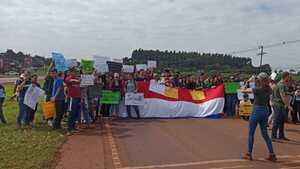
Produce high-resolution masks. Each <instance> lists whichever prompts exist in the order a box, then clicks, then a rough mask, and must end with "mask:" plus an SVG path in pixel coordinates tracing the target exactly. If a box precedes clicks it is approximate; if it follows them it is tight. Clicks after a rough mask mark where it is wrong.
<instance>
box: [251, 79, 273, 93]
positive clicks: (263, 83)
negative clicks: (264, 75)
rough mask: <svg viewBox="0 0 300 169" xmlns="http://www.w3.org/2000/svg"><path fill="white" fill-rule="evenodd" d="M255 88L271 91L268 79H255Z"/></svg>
mask: <svg viewBox="0 0 300 169" xmlns="http://www.w3.org/2000/svg"><path fill="white" fill-rule="evenodd" d="M255 86H256V87H257V88H262V89H265V90H268V91H272V88H271V86H270V81H269V79H256V80H255Z"/></svg>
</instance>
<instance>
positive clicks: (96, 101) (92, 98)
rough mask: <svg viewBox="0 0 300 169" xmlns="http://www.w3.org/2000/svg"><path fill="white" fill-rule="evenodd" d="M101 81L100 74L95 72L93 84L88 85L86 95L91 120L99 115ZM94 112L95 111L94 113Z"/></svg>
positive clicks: (94, 119)
mask: <svg viewBox="0 0 300 169" xmlns="http://www.w3.org/2000/svg"><path fill="white" fill-rule="evenodd" d="M103 85H104V84H103V82H102V77H101V75H100V74H98V75H97V74H95V80H94V85H92V86H89V87H88V91H87V95H88V100H89V106H88V107H89V112H90V117H91V118H92V120H93V122H95V121H96V120H97V119H98V118H99V117H100V111H101V110H100V109H101V105H100V101H101V94H102V90H103ZM94 112H95V113H94Z"/></svg>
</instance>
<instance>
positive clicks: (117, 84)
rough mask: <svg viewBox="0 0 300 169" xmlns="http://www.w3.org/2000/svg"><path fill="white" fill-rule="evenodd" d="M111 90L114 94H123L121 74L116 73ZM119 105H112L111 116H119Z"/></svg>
mask: <svg viewBox="0 0 300 169" xmlns="http://www.w3.org/2000/svg"><path fill="white" fill-rule="evenodd" d="M110 85H111V90H112V91H114V92H120V93H121V88H122V86H121V81H120V77H119V74H117V73H115V74H114V78H113V79H112V81H111V84H110ZM119 110H120V108H119V104H112V105H111V106H110V115H111V116H115V117H118V116H119Z"/></svg>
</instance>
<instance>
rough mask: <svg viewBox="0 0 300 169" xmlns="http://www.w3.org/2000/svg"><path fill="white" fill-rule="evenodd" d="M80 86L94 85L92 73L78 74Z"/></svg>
mask: <svg viewBox="0 0 300 169" xmlns="http://www.w3.org/2000/svg"><path fill="white" fill-rule="evenodd" d="M80 78H81V80H80V87H86V86H93V85H94V78H95V77H94V75H81V76H80Z"/></svg>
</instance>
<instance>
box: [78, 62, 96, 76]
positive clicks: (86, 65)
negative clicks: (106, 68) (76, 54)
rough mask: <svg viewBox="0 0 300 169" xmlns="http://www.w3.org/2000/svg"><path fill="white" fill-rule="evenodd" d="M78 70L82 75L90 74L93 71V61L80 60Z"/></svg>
mask: <svg viewBox="0 0 300 169" xmlns="http://www.w3.org/2000/svg"><path fill="white" fill-rule="evenodd" d="M80 68H81V70H82V73H84V74H91V73H93V70H94V61H93V60H84V59H82V60H81V63H80Z"/></svg>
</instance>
